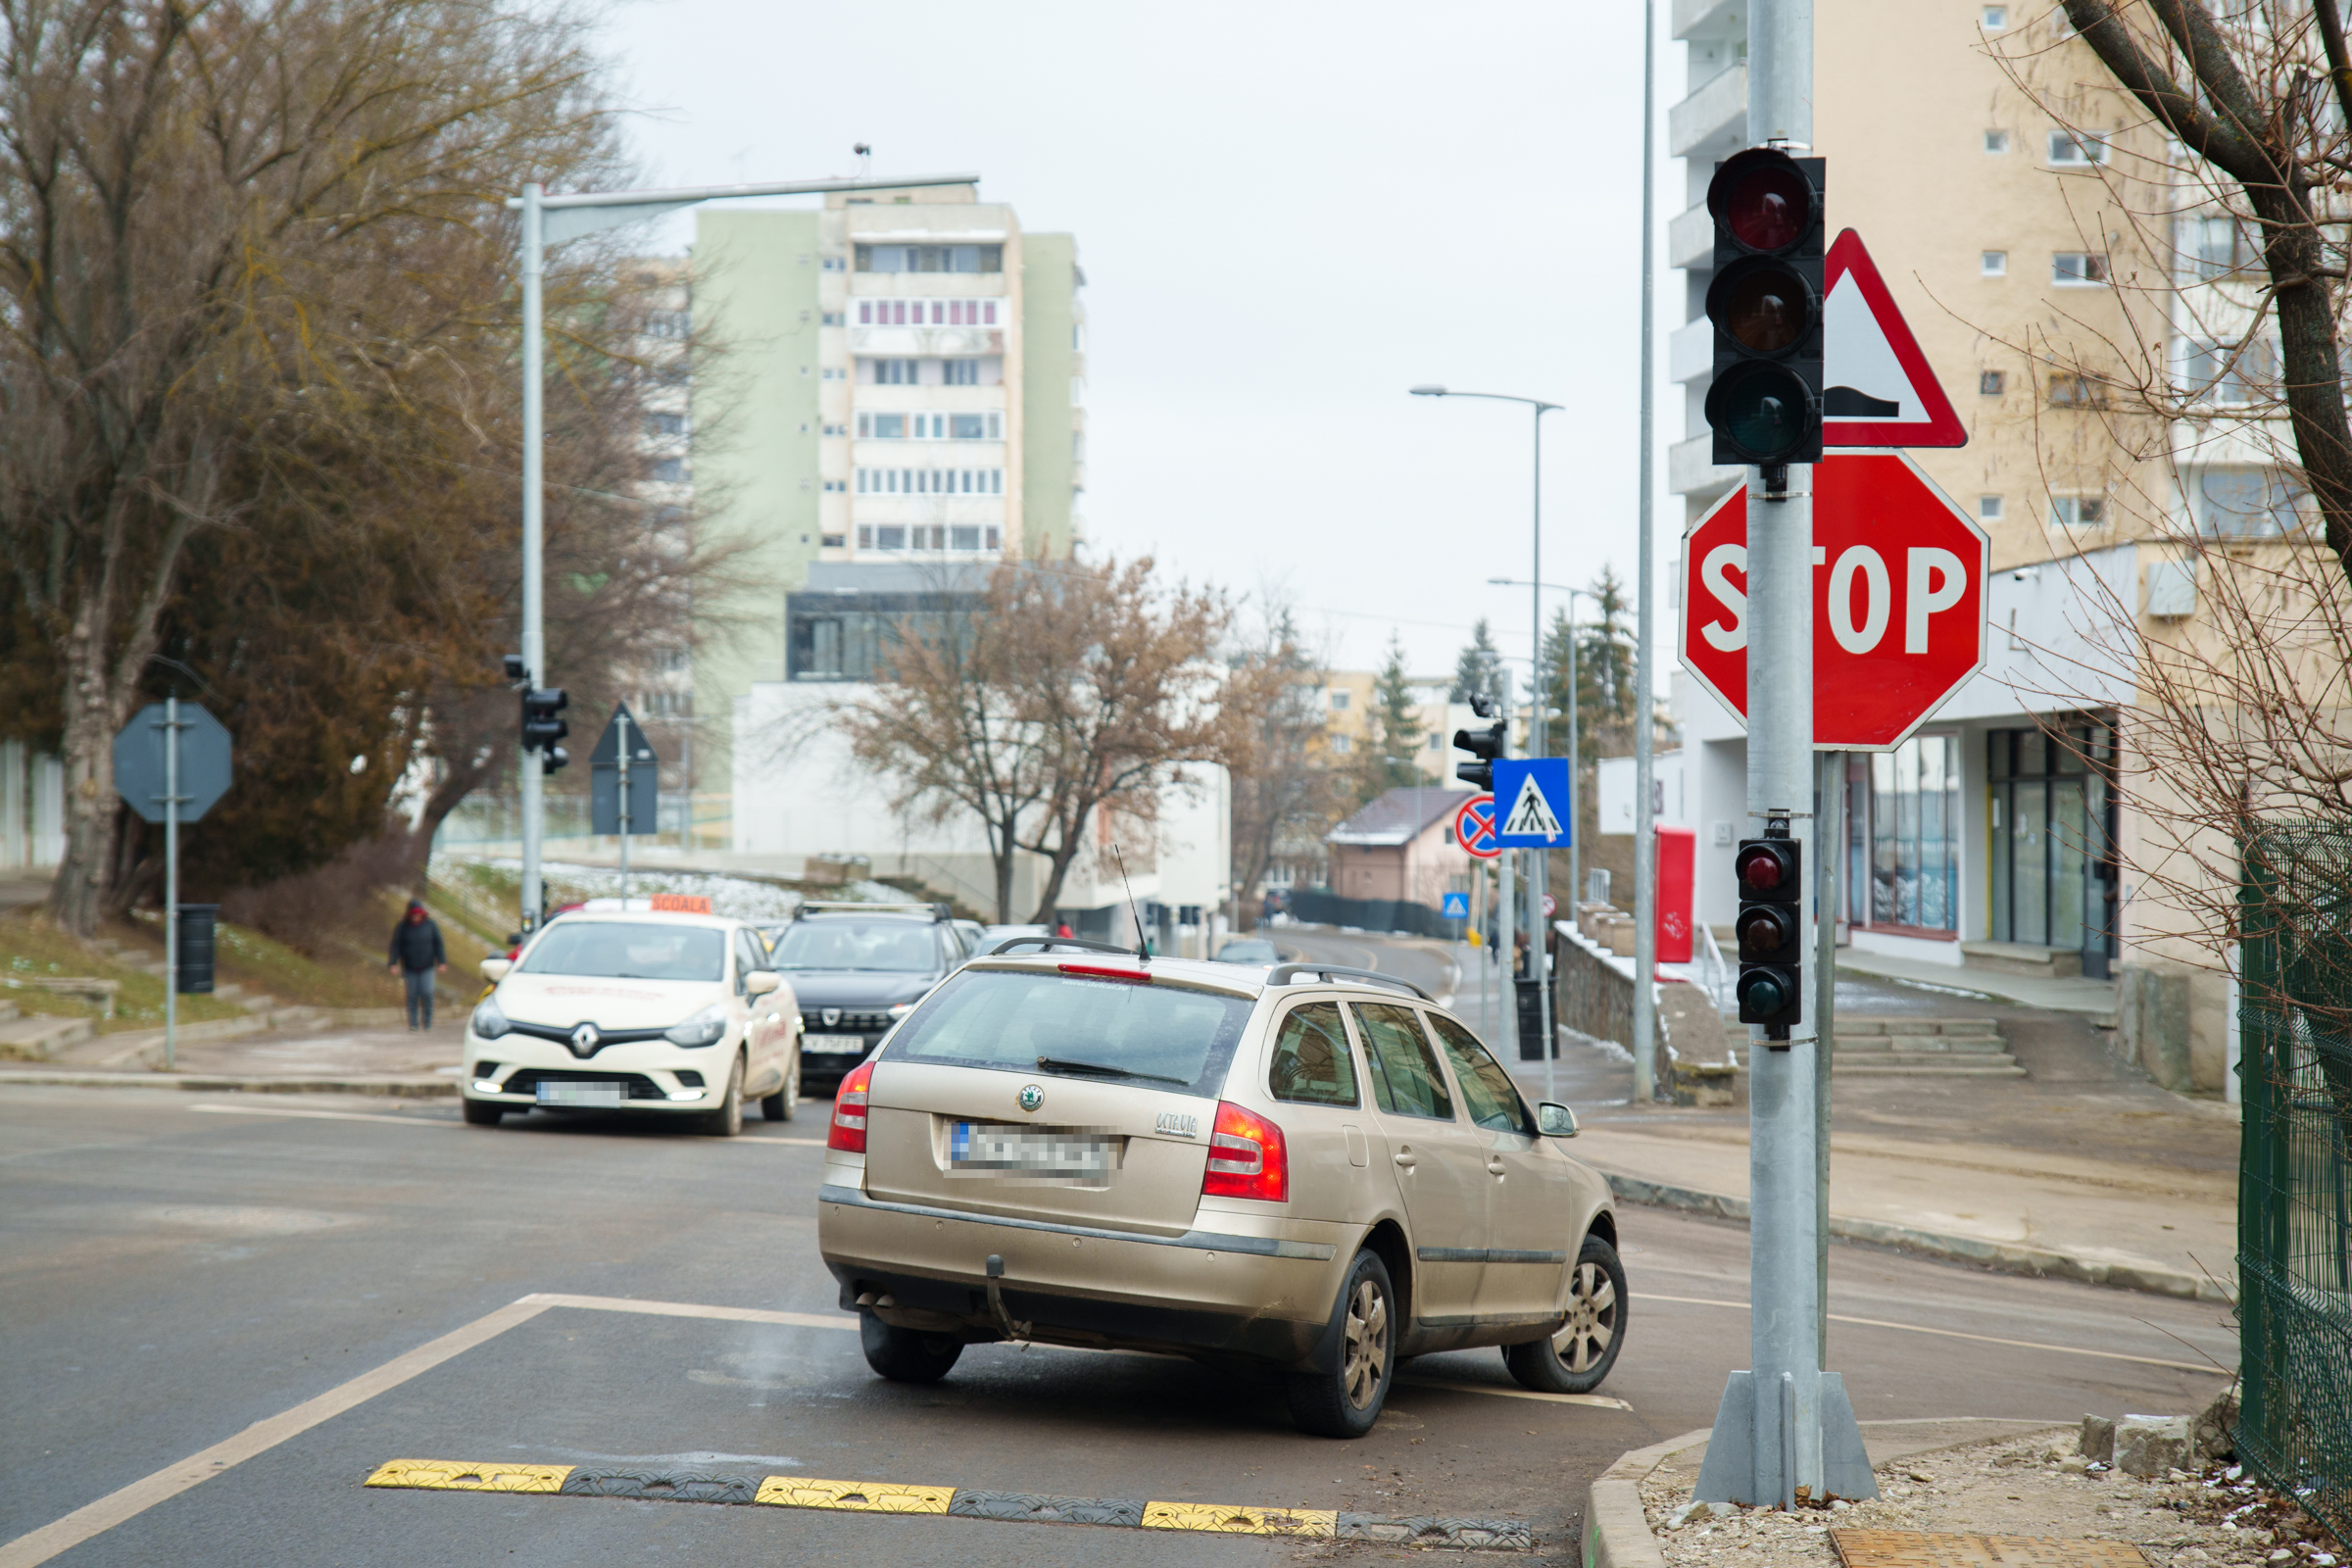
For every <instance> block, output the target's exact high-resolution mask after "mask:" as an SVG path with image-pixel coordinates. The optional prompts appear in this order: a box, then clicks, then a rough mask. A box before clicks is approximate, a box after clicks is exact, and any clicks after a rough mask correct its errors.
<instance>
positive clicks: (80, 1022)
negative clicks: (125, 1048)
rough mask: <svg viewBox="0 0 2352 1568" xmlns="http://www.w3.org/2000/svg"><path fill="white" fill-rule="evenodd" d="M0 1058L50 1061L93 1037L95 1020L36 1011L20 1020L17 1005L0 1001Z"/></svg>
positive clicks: (95, 1029)
mask: <svg viewBox="0 0 2352 1568" xmlns="http://www.w3.org/2000/svg"><path fill="white" fill-rule="evenodd" d="M0 1009H5V1010H0V1059H13V1060H17V1061H51V1060H54V1059H55V1058H56V1056H57V1054H58V1053H59V1052H61V1051H63V1050H65V1049H66V1048H67V1047H69V1046H73V1045H76V1044H79V1043H80V1042H82V1041H85V1040H89V1039H92V1038H94V1037H95V1036H96V1035H97V1033H98V1025H97V1023H96V1021H95V1020H93V1019H89V1018H71V1017H68V1018H60V1017H54V1016H52V1015H50V1014H47V1013H39V1012H36V1013H34V1014H32V1015H31V1016H30V1017H19V1016H18V1013H17V1005H16V1004H15V1003H13V1002H0Z"/></svg>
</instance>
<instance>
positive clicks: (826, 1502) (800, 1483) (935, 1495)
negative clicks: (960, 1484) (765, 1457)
mask: <svg viewBox="0 0 2352 1568" xmlns="http://www.w3.org/2000/svg"><path fill="white" fill-rule="evenodd" d="M955 1496H956V1489H955V1488H954V1487H909V1486H905V1485H902V1484H901V1483H899V1482H896V1481H806V1480H803V1479H801V1478H800V1477H798V1476H769V1477H768V1478H767V1479H766V1480H764V1481H762V1482H760V1495H759V1496H757V1497H755V1498H754V1499H753V1501H755V1502H764V1503H767V1504H768V1505H769V1506H771V1507H776V1508H847V1509H849V1510H851V1511H852V1512H856V1513H946V1512H947V1511H948V1504H949V1503H950V1502H951V1501H953V1500H954V1499H955Z"/></svg>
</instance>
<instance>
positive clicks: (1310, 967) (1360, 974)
mask: <svg viewBox="0 0 2352 1568" xmlns="http://www.w3.org/2000/svg"><path fill="white" fill-rule="evenodd" d="M1302 974H1319V975H1321V976H1323V977H1324V978H1325V979H1327V980H1328V979H1331V978H1333V977H1334V976H1346V977H1347V978H1348V979H1349V980H1369V981H1371V982H1372V983H1373V984H1374V985H1376V986H1396V987H1398V988H1399V989H1401V990H1405V991H1410V992H1411V993H1412V994H1413V995H1414V996H1416V997H1419V998H1420V999H1421V1000H1422V1001H1423V1002H1429V1003H1434V1002H1436V1001H1437V1000H1438V999H1437V998H1435V997H1433V996H1431V995H1430V994H1429V993H1428V992H1426V991H1424V990H1422V989H1421V988H1420V987H1419V986H1417V985H1415V984H1413V983H1412V982H1411V981H1410V980H1407V979H1405V978H1403V977H1402V976H1400V975H1393V974H1382V973H1381V972H1380V971H1379V970H1378V969H1350V968H1348V966H1347V965H1346V964H1341V963H1278V964H1276V965H1275V966H1274V967H1273V968H1271V969H1269V970H1267V971H1266V984H1267V986H1268V987H1273V986H1289V985H1297V984H1298V983H1299V976H1300V975H1302Z"/></svg>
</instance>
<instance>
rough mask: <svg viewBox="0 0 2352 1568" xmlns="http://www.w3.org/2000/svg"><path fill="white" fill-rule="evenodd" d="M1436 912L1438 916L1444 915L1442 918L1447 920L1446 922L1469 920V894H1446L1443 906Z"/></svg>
mask: <svg viewBox="0 0 2352 1568" xmlns="http://www.w3.org/2000/svg"><path fill="white" fill-rule="evenodd" d="M1438 912H1439V913H1440V914H1442V915H1444V916H1445V917H1446V919H1448V920H1467V919H1469V918H1470V895H1469V894H1467V893H1448V894H1446V899H1445V903H1444V905H1443V907H1441V908H1440V909H1439V910H1438Z"/></svg>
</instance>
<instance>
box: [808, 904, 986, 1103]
mask: <svg viewBox="0 0 2352 1568" xmlns="http://www.w3.org/2000/svg"><path fill="white" fill-rule="evenodd" d="M762 930H763V933H764V934H765V935H766V937H767V939H768V963H769V965H770V966H771V967H773V968H774V969H775V970H776V972H777V973H779V974H781V975H783V976H784V977H786V979H788V980H789V981H790V982H791V985H792V989H793V994H794V996H795V997H796V998H797V999H798V1000H799V1003H800V1016H801V1026H802V1034H801V1072H802V1082H803V1083H804V1084H806V1085H807V1087H808V1090H809V1093H810V1094H830V1093H831V1092H832V1090H833V1087H834V1086H835V1085H836V1084H838V1083H840V1082H841V1078H842V1075H843V1074H844V1073H847V1072H848V1071H849V1070H850V1069H851V1068H852V1067H855V1066H857V1065H858V1062H859V1061H860V1060H862V1059H863V1058H864V1056H865V1054H866V1053H867V1052H869V1051H871V1050H873V1049H874V1046H875V1044H876V1043H877V1042H879V1041H880V1040H881V1039H882V1037H883V1036H884V1035H886V1034H888V1033H889V1032H890V1031H891V1029H892V1027H893V1026H894V1025H896V1024H897V1023H898V1021H899V1020H900V1019H901V1018H904V1017H905V1016H906V1015H907V1013H909V1012H911V1011H913V1010H914V1005H915V1004H916V1003H917V1002H920V1001H921V1000H922V999H923V997H924V996H925V995H926V994H927V993H928V992H929V991H930V989H931V988H932V987H933V986H935V985H937V984H938V983H939V982H940V980H941V978H942V977H943V976H945V975H946V974H947V973H948V971H949V970H951V969H953V968H955V967H956V965H957V964H959V963H961V962H963V960H964V957H965V956H966V955H965V953H964V947H963V940H962V938H960V937H959V936H957V935H956V927H955V923H954V920H953V917H952V916H951V915H950V914H949V913H948V907H947V906H946V905H944V904H938V905H934V904H817V903H811V904H804V905H802V906H801V907H800V909H799V910H798V911H797V912H796V913H795V914H794V916H793V918H792V919H790V920H788V921H786V922H784V923H783V924H781V925H771V926H766V927H763V928H762Z"/></svg>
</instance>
